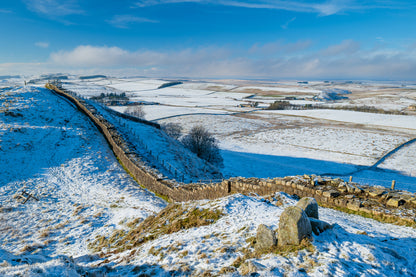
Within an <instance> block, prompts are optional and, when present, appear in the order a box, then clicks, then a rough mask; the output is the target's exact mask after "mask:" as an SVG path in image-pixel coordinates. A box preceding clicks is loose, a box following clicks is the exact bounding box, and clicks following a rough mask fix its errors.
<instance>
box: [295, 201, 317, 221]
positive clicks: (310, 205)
mask: <svg viewBox="0 0 416 277" xmlns="http://www.w3.org/2000/svg"><path fill="white" fill-rule="evenodd" d="M296 206H297V207H299V208H301V209H303V210H304V211H305V213H306V215H307V216H308V217H313V218H316V219H319V213H318V203H317V202H316V200H315V199H314V198H312V197H303V198H302V199H300V200H299V202H298V203H297V204H296Z"/></svg>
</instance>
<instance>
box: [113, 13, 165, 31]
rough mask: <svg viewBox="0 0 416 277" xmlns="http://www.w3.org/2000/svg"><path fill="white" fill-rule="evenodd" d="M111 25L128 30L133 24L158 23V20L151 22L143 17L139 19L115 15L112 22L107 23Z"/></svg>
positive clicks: (131, 16)
mask: <svg viewBox="0 0 416 277" xmlns="http://www.w3.org/2000/svg"><path fill="white" fill-rule="evenodd" d="M107 22H108V23H109V24H111V25H113V26H114V27H117V28H123V29H126V28H128V26H129V25H130V24H133V23H158V21H156V20H151V19H147V18H143V17H137V16H133V15H127V14H126V15H115V16H114V17H113V18H112V19H111V20H108V21H107Z"/></svg>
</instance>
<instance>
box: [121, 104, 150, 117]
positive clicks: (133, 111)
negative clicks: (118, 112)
mask: <svg viewBox="0 0 416 277" xmlns="http://www.w3.org/2000/svg"><path fill="white" fill-rule="evenodd" d="M125 113H126V114H128V115H131V116H135V117H138V118H142V119H144V117H145V115H146V114H145V112H144V110H143V107H142V106H130V107H128V108H127V109H126V112H125Z"/></svg>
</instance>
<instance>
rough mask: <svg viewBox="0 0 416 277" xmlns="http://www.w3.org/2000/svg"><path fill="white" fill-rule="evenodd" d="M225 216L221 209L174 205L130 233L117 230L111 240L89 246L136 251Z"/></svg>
mask: <svg viewBox="0 0 416 277" xmlns="http://www.w3.org/2000/svg"><path fill="white" fill-rule="evenodd" d="M221 216H222V211H221V210H210V209H202V208H198V207H194V208H188V207H186V206H183V205H182V204H170V205H168V206H167V207H166V208H165V209H163V210H162V211H161V212H160V213H159V214H157V215H156V216H149V217H148V218H146V219H145V220H143V221H142V222H141V223H140V224H139V225H138V226H137V227H135V226H136V225H137V223H138V221H139V220H137V221H136V222H135V220H133V221H132V222H130V224H129V227H132V228H131V230H130V231H128V232H126V231H123V230H118V231H115V232H114V233H113V234H112V235H111V236H110V237H104V236H97V237H96V239H95V240H94V241H93V242H92V243H90V244H89V247H90V249H92V250H94V251H101V250H102V249H103V248H115V249H114V250H113V252H114V253H119V252H122V251H125V250H129V249H133V248H136V247H138V246H140V245H142V244H143V243H145V242H147V241H151V240H154V239H156V238H158V237H160V236H162V235H165V234H172V233H175V232H179V231H181V230H186V229H190V228H193V227H200V226H205V225H209V224H213V223H215V222H216V221H217V220H218V219H220V217H221Z"/></svg>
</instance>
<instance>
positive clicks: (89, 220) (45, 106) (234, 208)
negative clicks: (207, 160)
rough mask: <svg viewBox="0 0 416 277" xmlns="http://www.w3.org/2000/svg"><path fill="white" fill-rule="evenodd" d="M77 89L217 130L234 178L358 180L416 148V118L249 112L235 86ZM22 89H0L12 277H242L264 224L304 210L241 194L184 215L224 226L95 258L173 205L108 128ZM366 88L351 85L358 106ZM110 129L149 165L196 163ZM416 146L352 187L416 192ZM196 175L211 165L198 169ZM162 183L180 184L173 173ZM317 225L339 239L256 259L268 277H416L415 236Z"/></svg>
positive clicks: (343, 221)
mask: <svg viewBox="0 0 416 277" xmlns="http://www.w3.org/2000/svg"><path fill="white" fill-rule="evenodd" d="M70 82H71V83H70V84H66V85H64V86H67V88H68V89H71V90H76V92H77V93H78V94H81V95H83V96H84V97H91V96H96V95H99V94H101V93H102V92H104V93H108V92H114V91H118V92H126V94H128V95H129V97H131V99H136V100H146V101H152V102H159V103H161V104H160V105H149V106H146V107H145V112H146V118H147V119H149V120H157V122H158V123H168V122H175V123H180V124H181V125H182V126H183V127H184V132H187V131H189V130H190V128H191V127H192V126H194V125H203V126H205V127H207V128H208V129H209V130H210V131H212V132H213V133H214V134H215V136H216V137H217V138H218V140H219V142H220V147H221V149H222V150H221V151H222V155H223V157H224V164H225V167H224V168H223V169H222V171H223V174H224V175H225V176H238V175H239V176H246V177H252V176H258V177H274V176H286V175H297V174H304V173H306V174H313V173H315V174H316V173H318V174H323V173H350V172H354V171H355V170H357V169H359V168H362V167H361V166H368V165H372V164H373V163H375V162H376V161H377V159H378V158H380V157H381V156H383V155H384V154H385V153H387V152H389V151H390V150H392V149H393V148H395V147H396V146H398V145H399V144H401V143H403V142H405V141H407V140H409V139H411V138H413V137H415V136H416V126H415V122H416V121H415V117H414V116H393V115H381V114H364V113H355V112H350V111H348V112H347V111H331V110H330V111H322V110H317V111H283V112H281V111H278V112H277V111H264V110H263V111H258V110H257V109H255V108H240V107H237V105H238V104H241V103H245V102H246V99H244V94H242V93H241V91H244V90H243V89H238V88H239V87H241V86H239V85H232V84H230V83H229V81H227V82H224V83H218V84H217V83H213V82H202V81H201V82H196V81H195V82H191V83H184V84H182V85H178V86H174V87H170V88H166V89H157V87H159V86H160V85H161V84H164V83H166V81H162V80H149V79H143V78H137V79H101V80H96V81H94V80H92V81H79V80H77V79H72V80H70ZM22 84H23V80H13V82H10V83H7V82H4V81H3V82H2V84H1V87H3V89H0V154H1V158H0V159H1V163H0V275H1V276H85V275H89V274H91V275H93V274H95V275H96V276H137V275H140V274H141V273H146V274H148V275H150V276H172V275H193V276H198V275H203V274H208V272H210V273H211V274H212V275H228V276H239V273H238V271H236V269H235V268H234V267H233V266H232V265H233V263H234V262H235V261H236V260H237V259H238V258H239V257H243V256H244V255H245V253H247V250H250V243H249V241H250V239H251V238H252V237H253V236H255V232H256V229H257V227H258V225H259V224H266V225H268V226H270V227H271V228H273V229H276V228H277V226H278V223H279V217H280V214H281V213H282V211H283V210H284V208H285V207H287V206H289V205H293V204H295V203H296V200H294V199H292V198H291V197H290V196H288V195H285V194H283V193H277V194H276V195H274V198H273V199H272V201H271V202H269V201H268V200H265V199H263V198H261V197H255V196H243V195H239V194H237V195H232V196H229V197H226V198H223V199H218V200H214V201H199V202H193V203H185V204H183V205H184V206H186V207H188V206H189V207H188V209H191V207H194V206H197V207H199V208H209V209H211V210H214V209H220V210H222V212H223V214H224V215H223V216H222V217H221V218H220V219H219V220H218V221H217V222H216V223H214V224H211V225H207V226H203V227H198V228H191V229H188V230H182V231H179V232H176V233H172V234H168V235H163V236H161V237H158V238H155V239H153V240H150V241H148V242H146V243H144V244H142V245H141V246H140V247H139V248H137V249H136V250H137V251H136V252H135V253H134V255H133V256H132V254H131V252H130V250H126V251H122V252H119V253H115V252H114V253H111V252H109V251H110V250H111V249H106V250H105V252H104V253H101V255H99V254H100V253H98V252H94V250H93V249H91V248H89V247H88V244H89V243H91V242H93V241H94V240H95V239H96V237H97V235H104V236H107V237H109V236H110V235H111V234H112V233H113V232H114V231H116V230H126V231H129V230H130V228H131V225H130V224H129V222H132V221H133V220H135V219H139V220H138V221H140V220H141V219H144V218H147V217H148V216H149V215H153V214H155V213H158V212H159V211H160V210H162V209H163V208H164V207H165V206H166V205H167V203H166V202H164V201H163V200H161V199H159V198H157V197H156V196H155V195H153V194H152V193H150V192H148V191H146V190H143V189H142V188H140V187H139V186H137V184H136V183H135V182H134V181H133V180H132V178H131V177H130V176H129V175H128V174H127V173H126V172H125V171H124V170H123V168H122V167H121V166H120V165H119V164H118V163H117V160H116V159H115V158H114V156H113V154H112V152H111V151H110V150H109V148H108V147H107V145H106V143H105V140H104V139H103V138H102V136H101V135H100V133H99V132H98V131H97V130H96V128H95V127H94V126H93V125H92V124H91V123H90V122H89V121H88V120H87V119H86V117H85V116H83V115H82V114H81V113H79V112H78V111H77V110H76V109H75V108H74V107H73V106H72V105H71V104H70V103H68V102H67V101H65V100H63V99H61V98H59V97H57V96H55V95H53V94H51V93H50V92H48V91H47V90H45V89H43V88H41V86H42V85H43V84H39V86H38V87H36V86H34V87H29V86H28V87H23V86H22ZM291 85H293V86H298V85H297V84H296V83H295V84H291V83H285V84H284V85H283V86H282V88H285V89H286V90H283V89H282V91H285V92H286V93H291V92H293V90H295V91H297V88H293V89H292V90H290V86H291ZM245 86H246V87H248V86H249V85H245ZM275 86H276V85H273V86H272V87H273V89H274V87H275ZM320 86H324V85H323V84H321V83H311V84H310V86H307V85H302V88H303V89H304V91H299V93H308V94H311V95H312V94H314V93H315V90H317V91H320ZM325 86H326V85H325ZM354 86H355V85H352V84H348V89H350V90H353V93H352V96H351V97H355V95H354V93H355V91H354ZM371 86H374V85H373V84H372V85H371ZM251 87H253V88H255V89H256V90H260V91H261V89H262V88H261V87H262V86H261V85H255V86H254V85H253V86H251ZM268 87H269V88H270V87H271V86H268ZM367 88H368V86H367ZM376 88H377V90H379V87H376ZM268 90H269V89H268V88H265V89H264V91H266V92H267V91H268ZM356 90H358V88H356ZM237 91H240V92H238V93H236V92H237ZM269 91H270V90H269ZM360 93H362V92H361V90H360ZM389 93H391V92H389ZM398 93H404V92H401V91H400V92H398ZM411 93H413V92H411ZM156 95H157V96H158V97H156ZM409 95H410V94H407V96H409ZM410 96H411V95H410ZM256 101H259V100H256ZM346 101H348V100H346ZM116 108H117V109H119V111H123V108H119V107H116ZM97 109H99V110H100V109H101V108H100V107H99V106H97ZM101 112H102V113H103V114H105V113H106V111H105V110H102V111H101ZM319 112H321V113H319ZM306 113H307V114H306ZM106 117H107V118H108V120H110V121H111V122H112V123H113V124H115V125H116V126H117V128H119V129H120V130H121V131H123V132H125V133H128V132H131V134H130V135H131V136H132V137H131V138H130V139H131V140H133V141H134V140H135V138H136V140H138V139H140V142H138V144H137V149H140V151H142V152H140V153H141V155H144V156H146V155H151V156H153V157H154V156H157V157H160V160H164V161H167V162H169V163H170V165H172V166H174V167H178V168H179V167H180V166H181V165H184V164H187V162H184V161H185V160H186V159H187V158H185V157H183V156H181V155H180V154H179V153H175V149H174V148H175V147H174V145H175V144H174V143H173V142H171V143H168V144H165V143H167V141H168V139H166V138H164V137H163V135H162V134H161V133H158V131H155V130H152V129H151V128H150V127H148V126H140V124H136V123H134V124H133V123H126V122H123V121H120V120H118V119H117V118H115V117H114V116H113V115H111V114H106ZM143 145H146V147H145V148H146V151H144V150H143V149H141V148H140V146H143ZM172 145H173V148H172V149H171V148H169V147H172ZM415 147H416V145H415V144H413V145H409V146H407V147H404V148H402V149H401V150H399V151H398V152H396V153H395V154H394V155H392V156H391V157H390V158H388V159H386V160H385V162H383V163H382V164H381V165H380V166H379V169H377V170H370V169H368V170H364V171H360V172H357V173H352V174H351V175H353V177H354V181H359V182H363V183H370V184H382V185H386V186H388V185H390V183H391V180H393V179H395V180H396V181H397V185H396V186H397V187H398V188H405V189H408V190H411V191H416V188H415V184H416V177H415V172H414V168H415V162H414V159H415V156H414V153H415V151H416V149H415ZM162 149H168V150H166V151H161V150H162ZM178 149H179V148H178ZM149 151H150V153H151V154H149ZM155 151H159V152H155ZM187 155H188V154H187ZM189 155H190V154H189ZM190 156H191V155H190ZM157 160H159V158H158V159H157ZM191 160H192V159H191ZM192 164H194V165H196V166H195V167H198V166H199V165H197V162H196V161H194V160H192ZM168 167H169V166H168ZM195 167H194V166H192V168H195ZM201 168H202V165H201ZM182 170H184V171H185V170H187V169H182ZM161 173H162V174H164V175H169V172H168V171H163V169H162V170H161ZM192 174H196V175H198V174H201V173H198V172H197V171H196V172H194V173H190V175H192ZM347 177H348V176H347ZM347 177H346V178H347ZM23 190H25V191H26V192H29V193H31V194H33V195H34V196H35V197H36V198H38V201H37V200H35V199H33V198H31V199H29V200H28V201H27V202H26V203H24V204H23V203H22V201H19V200H18V199H17V198H16V196H18V195H21V194H22V191H23ZM282 203H283V205H281V204H282ZM319 212H320V218H321V219H322V220H325V221H327V222H329V223H331V224H335V227H334V228H333V229H331V230H328V231H326V232H324V233H323V234H321V235H320V236H314V240H313V242H312V244H313V250H312V251H310V250H301V251H299V252H298V253H292V254H289V255H284V256H282V255H275V254H267V255H261V256H258V257H254V258H251V259H250V260H251V261H253V262H254V263H255V264H256V265H257V267H258V273H259V274H260V275H261V276H349V275H352V276H416V275H415V272H416V271H415V270H416V256H415V255H414V254H413V253H414V252H415V251H416V230H415V229H413V228H408V227H399V226H394V225H390V224H382V223H379V222H375V221H373V220H369V219H366V218H362V217H359V216H355V215H349V214H345V213H341V212H337V211H334V210H330V209H325V208H320V211H319ZM110 248H111V247H110ZM233 268H234V269H233ZM227 272H228V273H227Z"/></svg>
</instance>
